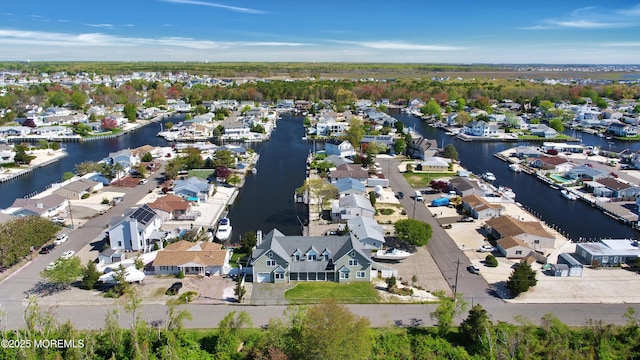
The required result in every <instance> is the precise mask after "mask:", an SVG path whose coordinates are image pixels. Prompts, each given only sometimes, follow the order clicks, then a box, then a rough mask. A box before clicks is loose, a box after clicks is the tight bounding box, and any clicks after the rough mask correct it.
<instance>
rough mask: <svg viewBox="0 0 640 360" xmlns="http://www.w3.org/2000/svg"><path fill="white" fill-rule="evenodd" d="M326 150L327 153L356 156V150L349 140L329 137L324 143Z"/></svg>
mask: <svg viewBox="0 0 640 360" xmlns="http://www.w3.org/2000/svg"><path fill="white" fill-rule="evenodd" d="M324 152H325V153H326V154H327V155H337V156H340V157H347V156H354V155H355V154H356V150H355V149H354V148H353V145H351V143H350V142H349V141H347V140H341V139H329V140H327V142H326V143H325V145H324Z"/></svg>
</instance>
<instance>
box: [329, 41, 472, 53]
mask: <svg viewBox="0 0 640 360" xmlns="http://www.w3.org/2000/svg"><path fill="white" fill-rule="evenodd" d="M329 41H330V42H333V43H338V44H345V45H353V46H360V47H365V48H371V49H380V50H411V51H457V50H465V49H467V48H465V47H460V46H449V45H424V44H412V43H406V42H396V41H342V40H329Z"/></svg>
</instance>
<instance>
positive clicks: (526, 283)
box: [507, 262, 538, 297]
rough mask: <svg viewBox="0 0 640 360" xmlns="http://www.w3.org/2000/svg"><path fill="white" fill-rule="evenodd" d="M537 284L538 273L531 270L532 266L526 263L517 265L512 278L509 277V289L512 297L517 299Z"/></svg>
mask: <svg viewBox="0 0 640 360" xmlns="http://www.w3.org/2000/svg"><path fill="white" fill-rule="evenodd" d="M537 283H538V280H537V279H536V272H535V270H533V269H532V268H531V265H529V264H528V263H526V262H520V263H517V264H516V265H515V268H514V269H513V271H512V272H511V276H509V280H508V281H507V289H509V291H510V293H511V296H513V297H517V296H518V295H520V294H521V293H523V292H526V291H527V290H529V288H530V287H532V286H535V285H536V284H537Z"/></svg>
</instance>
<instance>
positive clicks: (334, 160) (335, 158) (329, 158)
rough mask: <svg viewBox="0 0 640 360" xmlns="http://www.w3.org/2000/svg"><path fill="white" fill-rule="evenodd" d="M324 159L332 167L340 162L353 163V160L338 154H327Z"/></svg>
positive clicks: (340, 163)
mask: <svg viewBox="0 0 640 360" xmlns="http://www.w3.org/2000/svg"><path fill="white" fill-rule="evenodd" d="M324 161H327V162H329V163H331V164H332V165H333V166H334V167H338V166H340V165H342V164H353V161H351V160H349V159H346V158H342V157H340V156H338V155H329V156H327V157H326V158H325V159H324Z"/></svg>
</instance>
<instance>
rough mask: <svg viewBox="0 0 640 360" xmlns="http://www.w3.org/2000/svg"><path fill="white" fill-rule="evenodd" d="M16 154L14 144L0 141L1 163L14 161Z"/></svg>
mask: <svg viewBox="0 0 640 360" xmlns="http://www.w3.org/2000/svg"><path fill="white" fill-rule="evenodd" d="M14 155H15V152H13V146H10V145H8V144H4V143H0V164H4V163H9V162H13V156H14Z"/></svg>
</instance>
